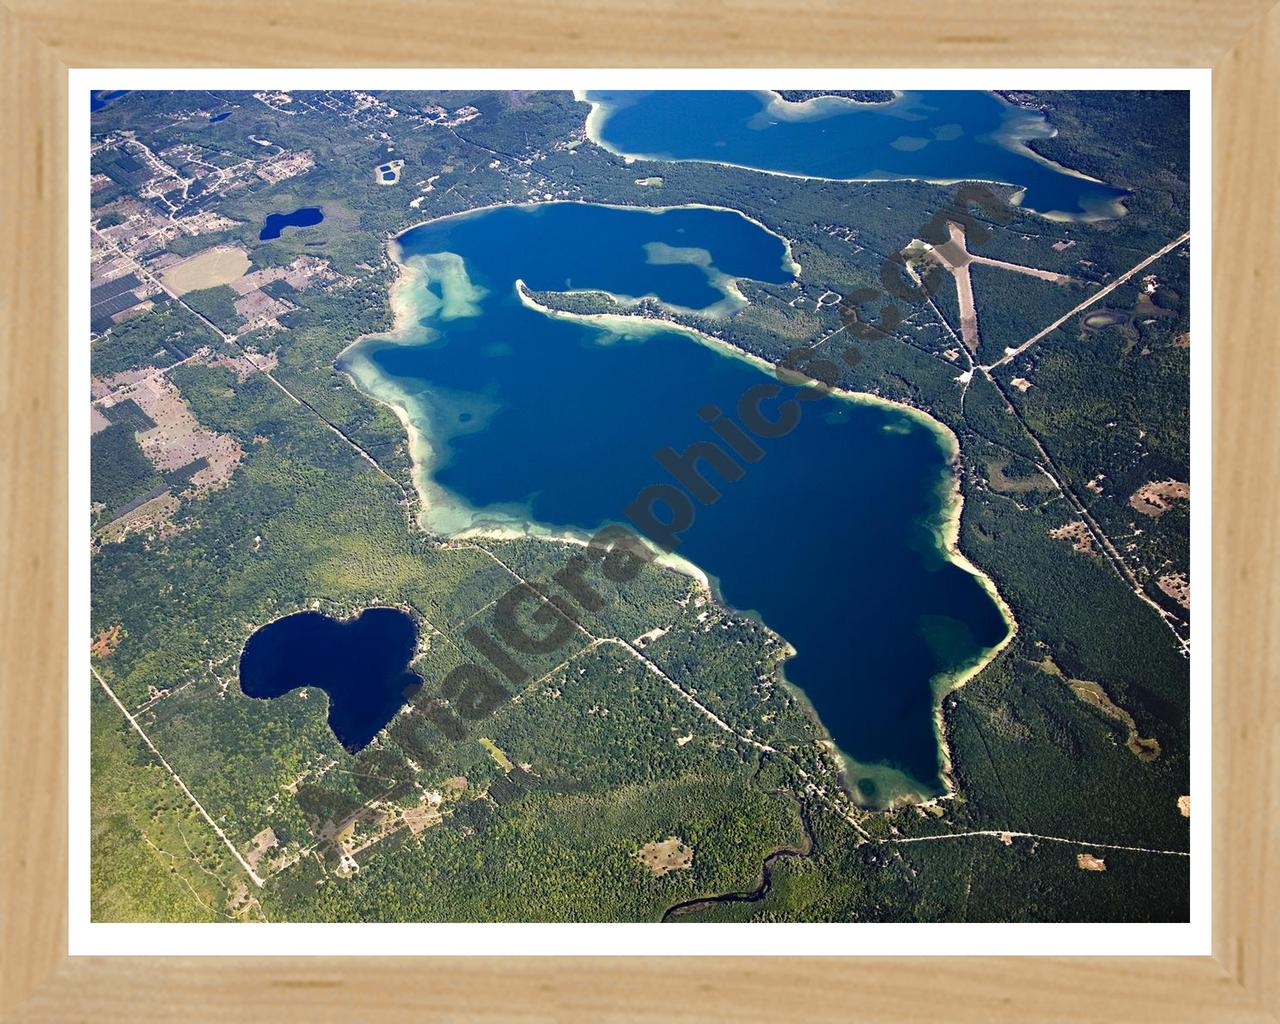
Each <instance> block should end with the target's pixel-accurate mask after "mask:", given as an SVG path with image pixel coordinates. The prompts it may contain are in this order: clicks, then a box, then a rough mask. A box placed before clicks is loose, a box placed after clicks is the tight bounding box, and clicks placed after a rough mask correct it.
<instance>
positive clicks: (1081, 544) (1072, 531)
mask: <svg viewBox="0 0 1280 1024" xmlns="http://www.w3.org/2000/svg"><path fill="white" fill-rule="evenodd" d="M1049 536H1050V537H1052V538H1053V539H1054V540H1069V541H1071V546H1072V547H1073V548H1074V549H1075V550H1076V551H1078V552H1080V554H1082V555H1096V554H1097V553H1098V549H1097V548H1095V547H1094V546H1093V534H1091V533H1090V532H1089V527H1087V526H1085V525H1084V520H1082V519H1075V520H1072V521H1071V522H1069V523H1065V524H1064V525H1062V526H1059V527H1058V528H1057V529H1056V530H1050V531H1049Z"/></svg>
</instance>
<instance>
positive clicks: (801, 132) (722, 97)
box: [579, 90, 1128, 219]
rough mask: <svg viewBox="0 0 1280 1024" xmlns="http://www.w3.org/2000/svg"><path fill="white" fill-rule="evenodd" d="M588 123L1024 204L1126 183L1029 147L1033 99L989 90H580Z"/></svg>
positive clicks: (1041, 205)
mask: <svg viewBox="0 0 1280 1024" xmlns="http://www.w3.org/2000/svg"><path fill="white" fill-rule="evenodd" d="M579 95H580V97H581V98H583V99H585V100H587V101H588V102H590V103H591V104H592V105H593V110H592V114H591V117H590V119H589V121H588V132H589V133H590V134H591V137H592V138H593V139H594V140H596V141H597V142H599V143H600V144H601V145H603V146H606V147H607V148H609V149H611V150H613V151H614V152H616V153H622V154H625V155H627V156H633V157H637V158H648V159H654V160H705V161H714V162H716V163H724V164H732V165H735V166H738V167H747V168H752V169H755V170H763V171H774V172H778V173H783V174H795V175H800V176H803V177H815V178H833V179H837V180H854V179H886V178H923V179H928V180H930V181H998V182H1005V183H1007V184H1010V185H1017V186H1020V187H1021V188H1023V189H1025V193H1024V195H1023V198H1022V203H1023V205H1025V206H1026V207H1027V208H1028V209H1031V210H1036V211H1039V212H1040V213H1043V214H1047V215H1053V216H1057V217H1063V218H1073V219H1099V218H1105V217H1116V216H1119V215H1121V214H1123V213H1124V208H1123V207H1122V206H1121V205H1120V204H1119V202H1118V201H1119V200H1120V199H1122V198H1123V197H1124V196H1126V195H1128V192H1126V191H1125V190H1124V189H1120V188H1115V187H1114V186H1111V185H1108V184H1105V183H1104V182H1100V181H1094V180H1093V179H1091V178H1087V177H1085V176H1084V175H1082V174H1079V173H1078V172H1075V171H1071V170H1068V169H1067V168H1064V167H1059V166H1057V165H1055V164H1053V163H1050V162H1049V161H1048V160H1044V159H1041V158H1040V157H1038V156H1037V155H1036V154H1035V153H1033V152H1031V150H1029V149H1028V148H1027V146H1026V143H1027V142H1028V141H1029V140H1031V139H1037V138H1041V139H1042V138H1049V137H1051V136H1052V135H1053V134H1054V129H1053V128H1052V126H1050V125H1049V123H1048V121H1047V119H1046V118H1045V116H1044V115H1043V114H1042V113H1040V112H1039V111H1036V110H1027V109H1025V108H1023V107H1017V106H1014V105H1013V104H1011V103H1006V102H1005V101H1004V100H1003V99H1001V98H1000V97H999V96H996V95H995V94H994V93H989V92H943V91H929V92H905V93H902V94H900V95H899V96H898V98H897V99H895V100H894V101H893V102H891V103H872V104H868V103H857V102H853V101H850V100H848V99H844V98H841V97H835V96H824V97H819V98H816V99H811V100H808V101H807V102H804V103H790V102H787V101H785V100H783V99H782V98H781V97H779V96H778V95H777V94H776V93H772V92H716V91H698V92H682V91H679V90H663V91H661V92H587V93H581V94H579Z"/></svg>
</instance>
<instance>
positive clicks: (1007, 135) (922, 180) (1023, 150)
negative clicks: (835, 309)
mask: <svg viewBox="0 0 1280 1024" xmlns="http://www.w3.org/2000/svg"><path fill="white" fill-rule="evenodd" d="M774 95H775V97H776V94H774ZM901 95H902V93H898V96H899V97H901ZM992 95H996V94H995V93H992ZM574 97H575V98H576V99H577V100H578V101H579V102H581V103H587V104H589V105H590V107H591V112H590V113H589V114H587V118H586V124H585V127H586V133H587V138H588V139H589V140H590V141H591V142H593V143H594V144H595V145H597V146H599V147H600V148H601V149H603V150H604V151H605V152H607V153H612V154H613V155H614V156H617V157H621V158H622V159H623V160H625V161H626V162H627V163H628V164H632V163H634V162H635V161H637V160H645V161H649V162H651V163H671V164H679V163H694V164H714V165H716V166H719V167H731V168H733V169H734V170H739V171H751V172H753V173H755V174H770V175H773V176H774V177H778V178H795V179H797V180H799V181H824V182H837V183H838V182H846V183H850V184H859V185H875V184H885V183H888V182H898V181H902V182H912V183H915V184H918V185H946V186H950V185H963V184H967V183H971V182H972V183H975V184H979V185H1000V186H1002V187H1005V188H1011V189H1014V190H1015V192H1014V195H1013V197H1012V198H1011V199H1010V200H1009V205H1011V206H1016V207H1018V208H1019V209H1025V210H1026V211H1027V212H1028V213H1034V214H1035V215H1036V216H1038V217H1043V218H1044V219H1045V220H1049V221H1055V222H1059V223H1081V224H1089V223H1093V222H1095V221H1100V220H1114V219H1116V218H1119V217H1123V216H1125V215H1126V214H1127V213H1128V212H1129V211H1128V210H1127V209H1125V206H1124V197H1123V196H1121V197H1119V198H1117V199H1114V200H1112V201H1111V202H1110V203H1108V204H1107V205H1106V207H1105V208H1104V211H1097V210H1087V211H1085V212H1083V213H1080V214H1068V213H1062V212H1055V211H1049V212H1044V211H1041V210H1036V209H1033V208H1032V207H1029V206H1027V207H1024V206H1023V205H1022V204H1023V199H1024V198H1025V196H1026V194H1027V190H1026V188H1025V186H1022V185H1019V184H1017V183H1016V182H1012V181H999V180H997V179H995V178H927V177H906V176H903V177H899V176H891V177H878V178H865V177H851V178H832V177H827V176H826V175H821V174H800V173H798V172H795V171H777V170H770V169H767V168H764V167H752V166H750V165H748V164H739V163H734V162H733V161H732V160H712V159H709V158H705V157H673V156H662V155H659V154H655V153H630V152H626V151H624V150H621V149H618V148H616V147H615V146H612V145H611V144H609V143H608V142H606V141H604V139H603V138H601V136H600V129H601V128H602V127H603V125H604V122H605V121H606V120H608V117H609V112H610V108H609V104H608V103H606V102H604V101H602V100H589V99H587V98H586V92H585V91H584V90H575V91H574ZM822 98H827V99H833V100H841V99H843V100H845V101H846V102H848V103H850V104H853V105H858V106H864V107H878V106H887V105H888V104H880V103H860V102H859V101H857V100H852V99H848V97H841V96H831V97H814V99H822ZM996 98H997V99H999V100H1000V101H1001V102H1002V103H1005V104H1006V105H1008V106H1009V107H1010V108H1012V109H1015V110H1020V111H1022V112H1023V113H1026V114H1031V113H1033V111H1030V110H1027V108H1025V107H1018V106H1017V105H1016V104H1012V103H1009V101H1008V100H1006V99H1004V98H1003V97H1001V96H998V95H996ZM776 99H779V100H781V97H776ZM814 99H811V100H806V101H805V102H806V103H812V102H813V101H814ZM782 102H784V103H786V102H788V101H786V100H782ZM766 109H767V108H766ZM797 120H799V119H797ZM1025 123H1026V122H1024V125H1025ZM1050 137H1052V136H1043V135H1033V136H1029V137H1027V138H1023V137H1019V136H1017V135H1015V134H1013V130H1012V128H1010V129H1006V130H1002V131H1000V132H999V133H997V138H998V139H999V142H1000V144H1001V145H1002V146H1004V147H1005V148H1006V149H1009V150H1011V151H1013V152H1016V153H1019V154H1021V155H1023V156H1026V157H1029V158H1030V159H1032V160H1034V161H1035V162H1037V163H1039V164H1042V165H1043V166H1045V167H1049V168H1052V169H1053V170H1055V171H1057V172H1059V173H1061V174H1066V175H1068V176H1070V177H1073V178H1079V179H1081V180H1083V181H1088V182H1091V183H1093V184H1096V185H1108V184H1109V183H1108V182H1105V181H1100V180H1099V179H1097V178H1093V177H1090V176H1089V175H1087V174H1085V173H1083V172H1082V171H1077V170H1073V169H1072V168H1070V167H1064V166H1062V165H1061V164H1058V163H1055V162H1054V161H1053V160H1050V159H1049V158H1048V157H1044V156H1041V155H1040V154H1039V153H1037V152H1036V151H1035V150H1034V149H1032V148H1031V147H1030V146H1028V145H1027V141H1028V140H1029V139H1031V138H1050ZM1110 187H1114V186H1110Z"/></svg>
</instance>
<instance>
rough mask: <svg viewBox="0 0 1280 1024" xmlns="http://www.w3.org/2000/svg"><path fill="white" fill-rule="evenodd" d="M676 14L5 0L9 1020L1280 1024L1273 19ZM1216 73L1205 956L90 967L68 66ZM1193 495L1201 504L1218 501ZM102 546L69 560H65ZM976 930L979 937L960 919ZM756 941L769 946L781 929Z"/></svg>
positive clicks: (1275, 14) (1278, 39) (1240, 5)
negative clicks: (76, 831) (76, 590)
mask: <svg viewBox="0 0 1280 1024" xmlns="http://www.w3.org/2000/svg"><path fill="white" fill-rule="evenodd" d="M1270 3H1271V0H1261V2H1258V0H1252V2H1250V0H1229V2H1226V3H1219V4H1215V5H1212V6H1211V7H1206V6H1203V5H1199V4H1195V3H1192V2H1191V0H1166V2H1164V3H1161V4H1159V5H1157V6H1156V7H1155V8H1137V7H1133V6H1124V5H1113V4H1107V3H1102V2H1100V0H1088V2H1083V3H1076V4H1071V5H1068V6H1054V5H1033V6H1031V7H1028V8H1013V9H1010V8H1009V7H1008V6H1007V5H1003V4H995V3H989V2H984V3H968V4H965V5H963V6H949V5H941V6H940V5H937V4H933V3H926V2H924V0H908V2H907V3H906V4H905V5H903V4H899V5H895V6H894V7H893V9H892V11H889V10H886V8H885V7H884V6H883V5H879V4H871V3H865V2H859V3H845V4H839V3H831V2H821V3H820V2H813V0H805V2H802V3H799V4H788V5H785V6H784V5H777V6H774V7H772V8H770V7H765V6H759V5H749V4H742V3H731V4H729V5H715V6H712V7H705V8H703V7H698V6H697V5H689V4H677V3H674V2H672V0H657V2H655V3H651V4H646V5H640V6H635V5H625V6H624V5H617V6H616V7H611V6H609V5H597V4H590V3H586V2H583V0H555V2H554V3H552V4H550V5H547V6H545V7H538V6H535V5H527V6H518V5H512V6H510V7H509V6H508V5H505V4H497V3H488V2H484V0H480V2H476V3H469V4H450V5H446V6H444V7H442V6H441V5H430V6H429V7H428V6H426V5H415V4H408V3H403V2H400V0H373V2H372V3H369V4H360V5H349V4H342V3H336V2H333V0H316V2H313V3H310V4H306V5H303V4H297V3H292V2H285V3H276V4H272V5H269V6H266V7H264V6H263V5H261V4H253V3H248V2H246V0H229V2H226V3H221V4H218V5H216V6H211V7H209V8H207V9H197V10H192V9H191V8H190V7H189V6H188V5H185V4H179V3H177V2H174V0H152V2H144V3H141V4H138V3H130V4H117V3H110V2H107V3H98V4H87V3H80V2H76V0H4V2H3V4H2V5H0V47H2V50H0V52H2V54H3V58H2V60H0V75H2V77H3V88H4V98H3V106H4V133H3V138H4V140H5V144H6V159H5V173H4V178H3V185H2V187H0V194H2V196H3V198H2V202H3V218H2V219H0V223H3V225H4V227H5V235H6V248H7V250H8V259H7V261H6V263H7V273H6V274H5V275H4V278H3V285H2V288H3V292H2V294H3V299H2V300H0V323H2V324H3V331H2V332H0V337H3V344H2V345H0V367H2V371H0V395H2V396H3V399H2V401H0V410H3V412H2V418H0V423H2V424H3V430H0V527H2V531H0V537H2V538H3V548H2V550H0V657H2V658H3V666H4V673H3V679H4V693H3V698H2V699H0V715H2V718H3V728H2V731H0V736H2V737H3V747H2V748H0V749H2V753H3V776H2V778H3V782H2V784H0V785H2V792H3V805H2V806H0V822H3V828H0V949H2V950H3V953H0V979H2V981H0V1013H3V1015H4V1017H5V1019H10V1020H21V1021H45V1020H48V1021H60V1020H71V1019H94V1020H99V1021H115V1020H119V1021H132V1020H136V1019H139V1018H140V1017H143V1016H144V1015H145V1016H146V1017H149V1018H151V1019H156V1020H184V1021H192V1020H221V1019H246V1018H249V1017H259V1018H266V1017H274V1018H277V1019H279V1018H281V1017H283V1018H285V1019H299V1018H303V1017H305V1018H308V1019H311V1020H317V1021H318V1020H339V1019H341V1020H344V1021H347V1020H351V1019H353V1017H354V1019H358V1020H374V1019H379V1020H381V1019H400V1018H405V1019H415V1020H421V1019H450V1020H468V1021H483V1020H571V1021H593V1022H594V1021H605V1020H618V1021H621V1020H648V1019H654V1020H658V1019H661V1020H663V1021H674V1020H699V1021H700V1020H709V1019H735V1020H774V1019H778V1018H785V1019H807V1020H828V1019H831V1020H836V1019H839V1020H847V1019H850V1018H857V1019H874V1020H895V1021H914V1020H921V1021H931V1020H939V1019H947V1020H989V1019H992V1018H993V1017H995V1018H999V1019H1005V1018H1008V1019H1018V1020H1033V1021H1036V1020H1113V1019H1114V1020H1125V1021H1129V1020H1132V1019H1134V1018H1135V1016H1138V1017H1141V1018H1143V1019H1154V1020H1162V1021H1173V1020H1187V1021H1193V1020H1194V1021H1202V1020H1211V1019H1213V1020H1230V1021H1241V1022H1244V1021H1274V1020H1278V1019H1280V971H1277V970H1276V968H1275V962H1276V958H1277V956H1278V955H1280V926H1278V925H1277V922H1280V886H1277V881H1276V870H1275V869H1276V864H1277V856H1278V854H1280V795H1278V794H1280V699H1278V698H1277V697H1276V695H1275V693H1274V691H1273V690H1272V687H1273V685H1274V683H1273V680H1274V678H1275V676H1276V675H1277V671H1278V670H1280V664H1278V662H1280V655H1278V653H1277V644H1276V629H1275V627H1276V625H1277V616H1278V615H1280V612H1278V611H1277V609H1278V608H1280V573H1278V572H1277V557H1276V556H1277V553H1278V550H1277V549H1278V547H1280V536H1278V534H1277V530H1276V528H1275V526H1274V524H1275V522H1276V516H1275V513H1274V511H1273V507H1274V502H1275V500H1276V498H1277V497H1280V494H1277V491H1276V488H1275V483H1274V481H1276V480H1277V479H1278V478H1280V446H1278V445H1276V443H1275V441H1276V438H1277V437H1278V436H1280V434H1278V432H1280V422H1278V420H1280V415H1278V412H1277V408H1278V403H1277V401H1276V398H1277V395H1278V394H1280V388H1278V387H1277V385H1278V384H1280V368H1278V366H1277V363H1276V360H1275V359H1274V357H1273V355H1272V354H1271V353H1270V352H1269V351H1268V347H1269V346H1270V343H1271V340H1272V338H1273V337H1274V335H1275V325H1276V323H1277V322H1280V297H1277V292H1276V290H1275V289H1274V288H1273V287H1272V286H1271V285H1270V284H1269V282H1268V280H1267V276H1268V274H1269V271H1270V270H1271V268H1273V267H1274V266H1276V265H1277V263H1278V262H1280V238H1278V237H1277V229H1278V228H1280V219H1278V217H1277V212H1276V211H1277V209H1280V188H1278V187H1277V183H1278V182H1280V178H1278V177H1277V171H1276V168H1277V166H1278V162H1280V131H1277V129H1278V128H1280V125H1278V124H1277V120H1276V116H1275V113H1274V111H1275V102H1276V97H1277V95H1280V7H1276V8H1272V7H1270ZM289 63H299V64H306V65H308V66H323V65H330V66H339V67H344V66H345V67H351V66H384V67H395V66H398V67H410V66H440V67H446V66H471V67H475V66H484V65H488V66H510V67H529V66H548V65H554V66H563V67H590V66H597V67H609V66H640V67H643V66H703V65H715V66H737V67H744V66H752V65H757V66H769V67H779V66H786V65H790V66H799V67H815V66H818V67H859V66H862V67H873V66H900V67H911V66H920V65H931V66H934V65H936V66H952V67H977V66H995V67H1004V66H1021V67H1066V66H1077V67H1080V66H1098V67H1117V66H1125V65H1141V66H1153V67H1154V66H1164V67H1208V66H1211V67H1213V69H1214V83H1213V91H1214V96H1213V101H1214V103H1213V106H1214V118H1213V142H1214V161H1213V168H1214V204H1213V234H1214V239H1215V242H1214V248H1213V261H1214V262H1213V300H1214V301H1213V309H1214V331H1213V345H1214V356H1213V365H1214V420H1213V428H1214V458H1215V463H1216V465H1215V474H1214V475H1215V488H1214V489H1215V494H1214V517H1215V531H1214V543H1213V561H1214V567H1215V572H1214V580H1213V604H1214V623H1213V633H1214V659H1213V681H1214V695H1213V707H1214V730H1213V736H1214V764H1213V769H1214V770H1213V779H1214V787H1213V795H1214V821H1213V836H1214V842H1213V850H1214V863H1213V880H1214V884H1213V917H1214V922H1213V951H1214V952H1213V956H1211V957H1200V958H1124V959H1112V958H1106V959H1103V958H1095V959H1081V958H1075V959H1067V958H1039V959H1019V958H1001V959H999V960H998V961H996V962H993V959H994V958H991V959H970V958H945V959H944V958H929V959H906V958H895V959H887V958H876V959H872V960H849V959H845V960H841V961H839V962H838V963H837V962H830V961H829V960H826V959H823V960H815V959H799V958H789V957H788V958H776V957H773V958H760V959H750V960H740V959H731V958H715V959H698V958H681V957H678V956H673V957H669V958H661V959H623V958H612V959H603V958H602V959H538V958H529V959H523V958H517V959H503V960H497V959H464V958H457V959H450V960H447V961H439V960H434V959H432V960H417V959H398V960H387V959H360V960H345V959H340V958H287V959H286V958H273V959H268V960H248V959H223V958H181V959H179V958H166V959H159V960H148V961H145V962H143V961H141V960H136V959H127V958H70V957H68V955H67V885H66V869H67V826H66V822H67V813H66V801H67V768H66V766H67V745H66V742H67V741H66V723H67V707H66V694H67V689H66V672H67V649H68V647H67V635H66V602H67V597H68V595H67V584H66V580H67V565H68V562H67V559H68V545H67V537H68V530H67V526H68V523H67V498H66V495H67V435H66V430H67V425H66V406H65V401H64V398H65V381H66V373H67V363H66V348H65V340H66V336H67V295H66V288H65V282H66V279H67V274H66V259H67V246H66V240H67V222H66V214H67V199H68V194H67V189H68V181H67V175H66V171H65V156H66V138H67V74H66V72H67V69H68V68H69V67H76V66H80V67H95V66H101V67H109V66H119V67H128V66H135V67H137V66H155V67H178V66H249V65H253V66H264V67H269V66H278V65H280V64H289ZM1200 500H1201V501H1204V500H1205V498H1204V497H1203V496H1202V497H1201V499H1200ZM71 554H72V555H73V556H75V557H79V553H78V552H71ZM959 934H960V933H958V936H959ZM768 941H769V939H768V935H767V932H762V942H768Z"/></svg>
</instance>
